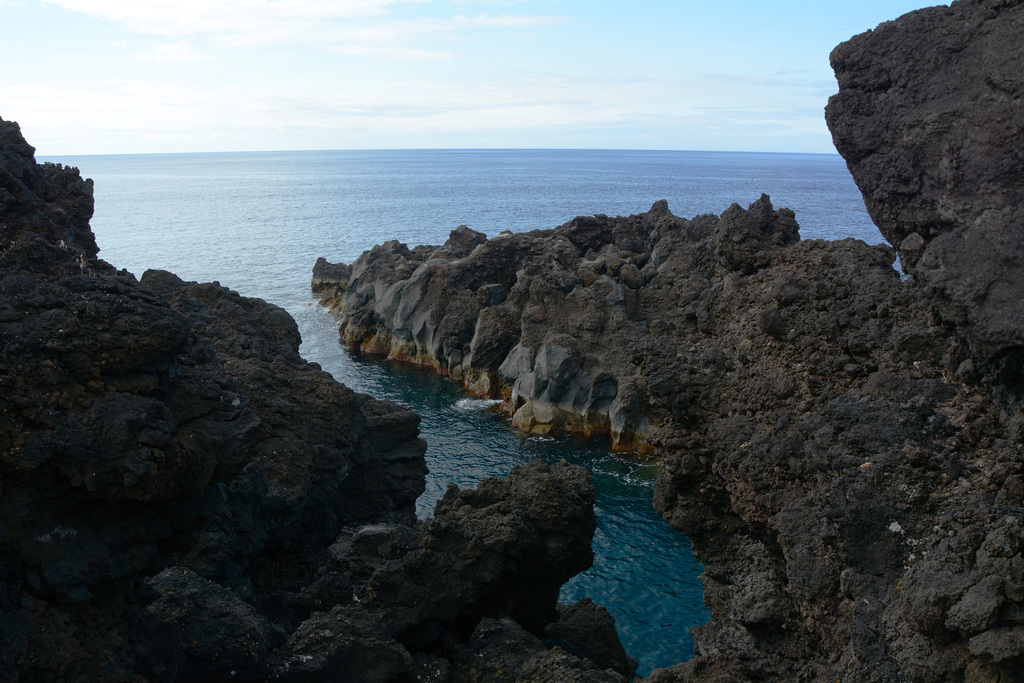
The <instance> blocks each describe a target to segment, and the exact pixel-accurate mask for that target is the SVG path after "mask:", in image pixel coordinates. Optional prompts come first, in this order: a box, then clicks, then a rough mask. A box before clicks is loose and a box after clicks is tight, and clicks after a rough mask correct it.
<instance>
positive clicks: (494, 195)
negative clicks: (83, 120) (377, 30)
mask: <svg viewBox="0 0 1024 683" xmlns="http://www.w3.org/2000/svg"><path fill="white" fill-rule="evenodd" d="M46 160H48V161H57V162H61V163H64V164H66V165H71V166H78V167H79V168H80V169H81V171H82V175H83V176H86V177H89V178H93V179H94V180H95V182H96V190H95V194H96V214H95V217H94V218H93V221H92V227H93V230H94V231H95V233H96V238H97V241H98V242H99V245H100V248H101V252H100V256H101V257H103V258H104V259H106V260H107V261H109V262H110V263H112V264H114V265H115V266H117V267H119V268H127V269H128V270H129V271H131V272H133V273H135V274H136V275H137V276H141V275H142V273H143V272H144V271H145V270H146V269H148V268H160V269H165V270H170V271H173V272H175V273H177V274H178V275H179V276H181V277H183V278H185V279H186V280H198V281H212V280H217V281H220V282H221V283H222V284H224V285H227V286H229V287H231V288H232V289H235V290H237V291H238V292H240V293H241V294H244V295H246V296H256V297H261V298H264V299H267V300H268V301H271V302H273V303H276V304H278V305H279V306H282V307H284V308H285V309H287V310H288V312H289V313H291V314H292V316H294V317H295V319H296V321H297V322H298V325H299V329H300V330H301V332H302V339H303V345H302V349H301V350H302V354H303V356H304V357H306V358H307V359H309V360H312V361H316V362H318V363H320V364H321V365H322V366H323V367H324V369H325V370H327V371H329V372H330V373H331V374H333V375H334V377H335V378H337V379H338V380H339V381H341V382H344V383H345V384H347V385H349V386H350V387H352V388H354V389H356V390H359V391H365V392H367V393H370V394H373V395H375V396H377V397H381V398H389V399H392V400H394V401H396V402H399V403H402V404H404V405H408V406H410V407H412V408H413V409H415V410H416V411H417V412H418V413H419V414H420V415H421V416H422V418H423V423H422V426H421V429H422V432H423V436H424V438H425V439H426V440H427V442H428V444H429V448H428V450H427V464H428V465H429V467H430V475H428V480H427V490H426V493H424V494H423V497H422V498H421V499H420V501H419V503H418V510H419V513H420V515H421V516H427V515H430V514H431V511H432V510H433V506H434V503H435V502H436V501H437V500H438V499H439V498H440V497H441V495H442V494H443V492H444V489H445V487H446V486H447V484H448V483H449V482H455V483H457V484H458V485H459V486H463V487H465V486H473V485H475V484H476V483H477V482H478V481H479V480H480V479H482V478H483V477H486V476H492V475H504V474H507V473H508V471H509V470H510V469H511V468H512V467H514V466H515V465H518V464H521V463H524V462H527V461H529V460H532V459H534V458H544V459H546V460H557V459H559V458H565V459H567V460H569V461H570V462H574V463H578V464H582V465H585V466H587V467H589V468H590V470H591V472H593V474H594V483H595V485H596V487H597V491H598V496H597V515H598V530H597V535H596V537H595V539H594V551H595V553H596V556H597V559H596V560H595V563H594V567H593V568H592V569H591V570H589V571H588V572H586V573H584V574H581V575H580V576H578V577H576V578H575V579H573V580H572V581H571V582H570V583H569V584H567V585H566V587H565V588H564V589H563V592H562V598H563V601H565V602H572V601H575V600H577V599H579V598H581V597H584V596H590V597H592V598H593V599H594V600H595V602H598V603H600V604H603V605H605V606H606V607H607V608H608V609H609V610H610V611H611V613H612V615H613V616H614V617H615V619H616V624H617V627H618V629H619V633H620V635H621V636H622V640H623V643H624V644H625V646H626V649H627V651H628V652H629V653H630V654H631V655H633V656H634V657H637V658H638V659H639V660H640V672H641V673H644V674H646V673H648V672H649V671H650V670H651V669H652V668H654V667H659V666H668V665H671V664H674V663H677V662H680V661H682V660H685V659H688V658H689V657H691V656H692V655H693V643H692V641H691V640H690V636H689V628H690V627H691V626H693V625H696V624H700V623H703V622H704V621H705V620H706V619H707V610H706V608H705V607H704V605H703V602H702V599H701V585H700V581H699V579H698V576H699V574H700V572H701V571H702V567H701V565H700V564H699V563H698V562H696V560H694V558H693V555H692V553H691V551H690V544H689V542H688V540H687V539H686V538H685V537H684V536H682V535H681V534H678V533H675V532H673V531H672V530H671V529H670V528H669V527H668V525H667V524H666V523H665V522H664V521H662V519H661V518H660V517H659V516H658V515H657V514H656V513H655V512H654V510H653V509H652V508H651V490H652V485H653V481H654V478H655V476H656V475H657V465H656V464H655V463H652V462H649V461H644V460H642V459H638V458H630V457H622V456H618V455H612V454H610V453H609V452H608V450H607V448H606V446H605V445H603V444H594V443H591V444H586V443H581V442H578V441H575V440H570V439H566V440H562V439H558V440H555V439H540V438H524V437H522V436H520V435H518V434H517V433H515V432H514V431H513V430H511V428H510V427H509V426H508V424H507V423H506V422H505V421H504V420H503V419H501V418H500V417H498V416H496V415H494V414H493V413H491V412H490V411H488V410H487V406H486V403H484V402H481V401H476V400H473V399H470V398H468V397H467V396H466V395H465V394H463V393H462V392H461V391H460V390H459V388H458V387H457V386H455V385H454V384H453V383H451V382H449V381H446V380H442V379H440V378H438V377H437V376H435V375H433V374H431V373H425V372H422V371H419V370H416V369H413V368H408V367H395V366H389V365H384V364H381V363H377V362H368V361H364V360H360V359H358V358H354V357H352V356H350V355H349V354H348V353H347V352H346V351H345V350H344V349H343V348H342V347H341V346H340V345H339V343H338V334H337V329H336V327H335V325H334V323H333V321H332V319H331V318H330V316H329V315H328V314H327V313H326V312H325V311H324V310H322V309H321V308H320V307H318V306H316V305H315V302H314V299H313V297H312V296H311V294H310V291H309V281H310V276H311V274H310V271H311V269H312V267H313V263H314V262H315V261H316V258H317V257H318V256H325V257H327V259H328V260H331V261H344V262H346V263H351V262H352V261H353V260H355V259H356V258H357V257H358V256H359V254H360V253H361V252H362V251H364V250H366V249H369V248H370V247H372V246H373V245H374V244H378V243H380V242H384V241H386V240H390V239H398V240H400V241H403V242H407V243H408V244H409V245H410V246H413V245H416V244H441V243H442V242H444V240H445V239H446V238H447V236H448V233H449V232H450V231H451V230H452V229H453V228H455V227H456V226H458V225H460V224H466V225H468V226H469V227H471V228H473V229H475V230H480V231H483V232H485V233H487V234H488V235H495V234H497V233H498V232H500V231H502V230H513V231H516V232H519V231H523V230H532V229H535V228H552V227H555V226H556V225H559V224H561V223H564V222H566V221H568V220H570V219H571V218H573V217H575V216H578V215H592V214H595V213H604V214H608V215H628V214H633V213H639V212H642V211H646V210H647V209H649V208H650V206H651V204H653V203H654V202H655V201H657V200H659V199H667V200H668V203H669V208H670V209H671V210H672V212H673V213H675V214H676V215H679V216H683V217H686V218H692V217H693V216H694V215H697V214H701V213H716V214H718V213H721V212H722V211H724V210H725V209H726V208H727V207H728V206H729V205H730V204H732V203H733V202H736V203H739V204H741V205H742V206H744V207H745V206H747V205H748V204H749V203H751V202H753V201H754V200H756V199H757V198H758V197H759V196H760V194H761V193H762V192H766V193H768V194H769V195H771V198H772V202H773V203H774V204H775V206H776V207H783V206H785V207H789V208H791V209H793V210H794V211H796V216H797V221H798V222H799V223H800V226H801V234H802V236H803V237H804V238H826V239H838V238H843V237H857V238H860V239H863V240H865V241H867V242H869V243H877V242H881V241H882V238H881V236H880V235H879V233H878V230H877V229H876V228H875V227H874V225H873V224H872V223H871V221H870V219H869V218H868V216H867V213H866V211H865V210H864V204H863V201H862V199H861V196H860V193H859V192H858V191H857V188H856V186H855V185H854V184H853V181H852V180H851V178H850V176H849V173H848V172H847V171H846V167H845V165H844V163H843V161H842V160H841V159H840V158H839V157H838V156H836V155H808V154H744V153H722V152H650V151H641V152H629V151H579V150H571V151H562V150H515V151H509V150H416V151H347V152H346V151H339V152H267V153H225V154H160V155H130V156H76V157H65V158H47V159H46Z"/></svg>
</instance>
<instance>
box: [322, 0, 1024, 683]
mask: <svg viewBox="0 0 1024 683" xmlns="http://www.w3.org/2000/svg"><path fill="white" fill-rule="evenodd" d="M1022 11H1024V4H1022V3H1020V2H1014V1H1010V2H1005V1H998V2H997V1H994V0H991V1H971V2H968V1H966V0H961V1H960V2H954V3H953V5H952V6H951V7H949V8H944V7H940V8H934V9H929V10H922V11H920V12H915V13H912V14H909V15H907V16H905V17H903V18H901V19H899V20H897V21H895V22H889V23H886V24H883V25H882V26H880V27H879V28H878V29H877V30H875V31H873V32H869V33H867V34H864V35H863V36H858V37H856V38H854V39H853V40H851V41H850V42H849V43H846V44H844V45H841V46H840V47H838V48H837V49H836V51H835V52H834V53H833V56H832V60H833V65H834V66H835V68H836V71H837V76H838V78H839V82H840V92H839V94H838V95H836V96H835V97H834V98H833V99H832V101H831V102H830V104H829V109H828V122H829V125H830V127H831V128H832V130H833V135H834V136H835V139H836V145H837V147H838V148H839V150H840V152H841V153H842V154H843V155H844V156H845V157H846V158H847V160H848V163H849V165H850V168H851V171H852V172H853V175H854V178H855V180H856V181H857V182H858V184H859V185H860V187H861V188H862V190H863V191H864V193H865V198H866V202H867V205H868V207H869V210H870V212H871V215H872V216H873V217H874V219H875V220H876V221H877V222H878V224H879V225H880V227H881V228H882V231H883V234H884V235H885V236H886V237H887V238H888V239H889V240H890V241H891V242H892V243H893V244H894V245H895V246H896V249H897V251H898V253H899V255H900V256H901V261H902V263H903V264H904V267H905V268H906V269H907V271H908V272H910V273H912V274H913V277H911V278H909V279H901V278H900V277H899V275H898V274H897V272H896V271H895V270H893V268H892V263H893V260H894V258H895V255H896V254H895V253H894V251H893V250H892V249H890V248H889V247H886V246H869V245H866V244H864V243H862V242H859V241H855V240H843V241H839V242H823V241H800V240H799V238H798V229H797V223H796V219H795V217H794V216H793V214H792V213H791V212H789V211H787V210H785V209H775V208H774V207H772V205H771V203H770V201H769V199H768V198H767V197H762V198H761V199H759V200H757V201H755V202H754V203H753V204H751V205H750V207H749V208H748V209H746V210H744V209H742V208H740V207H738V206H733V207H730V208H729V209H728V210H726V211H725V212H724V213H723V214H722V215H721V216H698V217H695V218H693V219H692V220H686V219H682V218H679V217H676V216H673V215H672V214H671V213H669V211H668V208H667V206H665V205H664V203H660V202H659V203H658V204H655V205H654V207H652V209H651V211H649V212H648V213H646V214H641V215H637V216H630V217H624V218H622V217H620V218H609V217H606V216H595V217H581V218H577V219H575V220H573V221H571V222H569V223H567V224H565V225H563V226H561V227H559V228H556V229H554V230H549V231H537V232H533V233H525V234H519V235H513V234H510V233H509V234H503V235H499V236H496V237H492V238H490V239H487V238H486V237H485V236H483V235H481V234H480V233H475V232H474V231H472V230H469V229H468V228H464V227H460V228H459V229H457V230H456V231H454V232H453V233H452V235H451V238H450V239H449V241H448V242H447V243H446V244H444V245H442V246H440V247H426V246H425V247H416V248H414V249H409V248H407V247H406V246H405V245H401V244H398V243H396V242H391V243H387V244H385V245H382V246H379V247H375V248H374V249H373V250H371V251H369V252H367V253H365V254H364V255H363V256H362V257H360V259H359V260H357V261H356V263H355V264H353V266H352V270H351V272H347V271H346V270H345V269H344V268H340V267H332V266H330V264H327V263H326V262H324V261H321V262H319V263H318V264H317V271H316V276H317V277H316V278H315V285H316V287H317V289H318V291H320V292H321V295H322V296H323V297H324V302H325V304H327V305H329V306H331V307H332V309H333V310H335V312H336V313H338V314H339V316H340V320H341V333H342V337H343V339H344V340H345V341H346V342H347V343H348V344H350V345H351V346H353V347H355V348H359V349H361V350H363V351H369V352H375V353H382V354H386V355H388V356H390V357H392V358H396V359H403V360H412V361H415V362H420V363H424V364H429V365H434V366H436V367H437V368H438V369H439V370H440V371H442V372H445V373H447V374H450V375H452V376H453V377H456V378H461V379H462V380H463V381H464V382H465V383H466V384H467V386H469V387H471V388H472V389H474V390H476V391H478V392H480V393H490V394H492V395H498V396H501V397H502V398H503V399H505V401H506V404H507V407H508V410H509V412H510V413H511V414H513V415H514V418H513V421H514V422H515V423H516V424H517V425H519V426H520V427H522V428H523V429H528V430H531V431H544V430H549V429H559V428H561V429H567V430H570V431H578V432H582V433H603V432H607V433H610V434H611V435H612V438H613V439H615V440H616V441H618V443H619V444H620V445H622V446H623V447H637V446H641V447H644V448H652V449H653V450H654V451H655V453H656V454H657V455H658V456H660V458H661V460H662V464H663V471H662V474H661V476H660V478H659V480H658V483H657V485H656V490H655V499H654V504H655V506H656V507H657V509H658V510H659V511H661V512H662V514H663V515H664V516H665V518H666V519H667V520H669V522H670V523H671V524H672V525H673V526H674V527H675V528H677V529H679V530H681V531H683V532H685V533H686V534H687V535H688V536H690V538H691V539H692V540H693V545H694V551H695V553H696V554H697V556H698V558H699V559H701V560H702V561H703V562H704V563H705V565H706V567H707V569H706V572H705V574H704V577H703V580H704V584H705V601H706V603H707V604H708V606H709V607H710V611H711V621H710V623H709V624H707V625H706V626H703V627H700V628H697V629H695V630H694V634H693V635H694V641H695V643H696V647H697V655H698V656H697V657H696V658H695V659H694V660H692V661H691V662H687V663H685V664H681V665H678V666H676V667H672V668H671V669H665V670H660V671H657V672H655V673H654V674H652V676H651V677H650V680H652V681H658V682H663V683H664V682H671V681H711V680H714V681H744V680H816V681H817V680H820V681H825V680H828V681H834V680H844V681H898V680H913V681H929V682H931V681H951V682H952V681H996V680H999V681H1017V680H1024V674H1022V673H1021V672H1022V671H1024V535H1022V530H1024V446H1022V444H1024V430H1022V427H1024V410H1022V405H1021V399H1022V395H1021V393H1022V382H1021V377H1022V376H1024V375H1022V372H1021V370H1020V349H1021V348H1022V345H1021V330H1022V329H1024V327H1022V326H1021V320H1022V319H1024V317H1022V315H1021V313H1022V309H1021V308H1020V307H1021V301H1024V297H1022V296H1021V292H1020V291H1018V290H1019V289H1020V287H1021V284H1022V282H1024V280H1022V279H1021V272H1024V271H1022V269H1021V262H1020V261H1021V256H1020V249H1021V244H1022V243H1024V242H1022V240H1021V239H1020V238H1021V234H1020V231H1021V229H1022V223H1021V213H1020V212H1021V207H1022V206H1024V203H1022V202H1021V192H1022V187H1024V186H1022V180H1021V178H1022V175H1021V168H1022V165H1021V163H1022V157H1021V155H1020V150H1021V148H1022V140H1024V121H1022V119H1021V113H1020V112H1021V109H1020V95H1021V89H1020V86H1021V74H1022V73H1024V69H1022V68H1021V61H1020V60H1021V55H1022V52H1021V50H1020V45H1022V44H1024V24H1022V22H1021V17H1022ZM332 268H333V270H332Z"/></svg>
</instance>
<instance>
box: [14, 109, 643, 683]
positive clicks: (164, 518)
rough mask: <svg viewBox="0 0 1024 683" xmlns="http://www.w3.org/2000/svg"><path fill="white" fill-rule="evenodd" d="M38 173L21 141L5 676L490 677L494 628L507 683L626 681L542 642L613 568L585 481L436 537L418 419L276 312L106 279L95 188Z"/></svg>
mask: <svg viewBox="0 0 1024 683" xmlns="http://www.w3.org/2000/svg"><path fill="white" fill-rule="evenodd" d="M32 155H33V150H32V148H31V147H30V146H29V145H27V144H26V143H25V142H24V140H23V139H22V138H21V136H20V133H19V131H18V128H17V126H16V125H15V124H11V123H7V122H0V181H2V183H3V185H2V186H0V187H2V188H4V189H3V191H4V192H6V193H7V194H4V195H3V203H2V205H0V224H2V226H3V239H4V241H3V243H2V244H0V680H3V681H22V682H26V681H173V680H188V681H223V680H269V679H274V680H285V681H287V680H302V681H307V680H309V681H312V680H319V681H381V682H385V681H408V680H435V681H453V680H460V681H461V680H466V681H472V680H484V679H481V678H479V677H476V674H474V673H473V672H474V671H475V669H474V668H473V667H474V666H477V665H478V664H480V662H481V661H485V660H486V659H487V658H488V657H491V656H494V657H500V656H504V655H505V654H507V653H506V652H505V651H503V650H502V649H501V647H499V646H498V645H496V644H495V642H494V641H493V640H492V641H488V642H486V643H480V644H477V643H476V641H474V640H473V634H474V632H475V631H476V630H478V628H480V625H481V624H482V623H484V622H485V621H487V620H497V621H500V622H501V623H502V624H504V625H505V628H507V629H508V630H510V631H511V632H515V633H516V634H517V636H516V637H517V638H523V639H527V640H530V642H531V643H533V649H532V650H531V652H532V653H533V657H532V658H523V659H522V661H520V660H516V661H515V662H511V663H510V664H509V665H508V667H506V668H507V670H508V671H510V672H514V671H519V669H520V668H522V667H530V668H529V671H530V672H541V673H543V672H546V671H549V670H550V671H555V670H560V669H559V668H558V667H562V668H568V669H571V670H572V671H574V672H575V674H574V675H577V680H587V681H590V680H600V681H605V680H616V681H619V680H626V678H625V676H626V675H628V673H629V671H628V668H627V663H626V662H620V664H621V668H622V671H621V672H620V673H617V674H615V675H614V676H613V675H611V674H609V673H607V672H606V671H605V670H604V669H605V668H606V667H605V666H603V664H604V663H605V662H603V661H602V666H601V667H600V668H598V667H597V665H595V664H594V663H593V662H591V661H590V660H587V659H586V658H585V655H583V654H579V653H587V652H591V651H593V649H594V646H593V645H592V643H591V639H594V638H599V639H600V640H601V642H608V639H609V638H611V639H612V640H613V641H614V643H618V641H617V637H616V636H615V635H614V630H613V629H612V630H611V631H610V632H609V629H608V627H607V625H606V626H605V628H603V629H598V630H597V631H596V632H584V631H580V630H579V629H577V630H575V631H572V630H571V629H569V630H567V631H566V632H567V633H569V634H570V635H568V636H564V637H565V639H566V641H567V642H568V643H569V644H568V645H566V647H569V648H570V649H571V650H572V651H573V652H576V653H577V654H570V653H569V652H567V651H566V650H565V649H564V648H562V649H558V648H556V647H555V646H554V645H551V646H549V645H546V644H544V643H542V642H541V641H540V640H539V638H541V637H543V636H544V630H545V628H546V627H548V626H551V625H552V624H556V623H557V622H558V619H559V614H558V611H557V605H556V599H557V595H558V591H559V588H560V586H561V585H562V583H564V582H565V581H566V580H568V579H569V578H570V577H571V576H573V575H574V574H576V573H578V572H579V571H582V570H583V569H586V568H587V567H588V566H589V564H590V562H591V561H592V557H593V556H592V554H591V552H590V539H591V537H592V534H593V531H594V526H595V523H594V517H593V496H594V492H593V488H592V486H591V484H590V481H589V475H588V474H587V473H586V471H585V470H583V469H582V468H577V467H571V466H569V465H566V464H564V463H562V464H558V465H552V466H548V465H544V464H542V463H533V464H530V465H526V466H523V467H520V468H518V469H517V470H515V471H513V473H512V474H511V475H510V476H509V477H508V478H506V479H500V480H488V481H485V482H484V483H482V484H481V485H480V486H479V487H478V488H477V489H476V490H472V491H459V490H458V489H455V488H454V487H453V488H452V489H451V490H449V491H448V492H447V494H446V495H445V497H444V499H443V500H442V501H441V502H440V503H439V504H438V507H437V511H436V515H435V517H434V518H433V519H431V520H429V521H427V522H417V521H416V520H415V515H414V504H415V500H416V498H417V496H418V495H419V494H420V493H421V492H422V491H423V488H424V474H425V472H426V467H425V464H424V458H423V453H424V449H425V444H424V443H423V441H422V440H421V439H419V438H418V434H419V430H418V424H419V418H418V417H417V416H416V415H415V414H414V413H413V412H412V411H410V410H408V409H405V408H401V407H399V406H397V405H395V404H393V403H390V402H387V401H378V400H374V399H373V398H371V397H369V396H366V395H360V394H356V393H354V392H352V391H350V390H349V389H347V388H346V387H344V386H342V385H340V384H338V383H337V382H335V381H334V380H333V379H332V378H331V377H330V375H328V374H327V373H325V372H323V371H322V370H321V369H320V368H319V367H318V366H316V365H315V364H311V363H307V362H305V361H304V360H302V358H301V357H300V356H299V354H298V347H299V342H300V339H299V333H298V330H297V328H296V325H295V323H294V321H293V320H292V319H291V317H290V316H288V314H287V313H286V312H285V311H283V310H282V309H280V308H278V307H276V306H273V305H271V304H268V303H266V302H264V301H260V300H258V299H249V298H245V297H242V296H239V295H238V294H237V293H235V292H233V291H231V290H229V289H227V288H225V287H222V286H220V285H217V284H198V283H194V282H184V281H182V280H181V279H179V278H178V277H176V276H175V275H173V274H171V273H167V272H161V271H149V272H147V273H145V274H144V275H143V277H142V278H141V281H139V280H136V278H135V277H134V276H133V275H131V274H130V273H128V272H126V271H120V272H118V271H116V270H115V269H114V268H113V267H112V266H110V265H109V264H107V263H105V262H104V261H101V260H98V259H96V258H95V253H96V251H97V250H96V248H95V241H94V239H93V235H92V232H91V231H90V230H89V227H88V219H89V217H90V214H91V206H92V194H91V184H89V183H88V182H85V181H82V180H81V178H80V177H79V175H78V173H77V171H75V170H74V169H63V168H61V167H58V166H43V167H37V166H35V163H34V159H33V156H32ZM72 235H73V237H74V240H72ZM619 649H620V650H621V645H619ZM485 650H486V651H485ZM549 651H550V652H551V653H554V654H549ZM517 656H518V655H517ZM467 657H468V659H466V661H467V662H470V663H469V664H465V665H464V664H463V663H461V662H462V661H463V658H467ZM516 667H519V668H516ZM430 672H434V673H436V674H437V675H434V674H431V675H433V676H434V677H433V678H430V677H425V676H427V674H428V673H430ZM437 672H441V673H437ZM442 674H443V675H442ZM532 675H533V673H528V674H523V676H521V677H520V679H521V680H529V679H530V677H531V676H532ZM545 675H547V674H545ZM417 676H419V679H417ZM538 680H539V679H538ZM548 680H558V675H557V674H554V673H552V674H550V675H549V677H548Z"/></svg>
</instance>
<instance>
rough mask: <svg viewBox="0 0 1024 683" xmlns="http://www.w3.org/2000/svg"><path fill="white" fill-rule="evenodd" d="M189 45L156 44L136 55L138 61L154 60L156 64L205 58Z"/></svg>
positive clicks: (195, 60)
mask: <svg viewBox="0 0 1024 683" xmlns="http://www.w3.org/2000/svg"><path fill="white" fill-rule="evenodd" d="M206 58H207V57H206V55H203V54H201V53H200V52H198V51H197V50H196V49H195V48H193V47H192V46H191V45H173V44H164V45H156V46H154V47H153V48H152V49H151V50H149V51H148V52H144V53H142V54H140V55H139V56H138V59H139V61H140V62H156V63H158V64H174V63H179V62H197V61H200V60H203V59H206Z"/></svg>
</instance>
